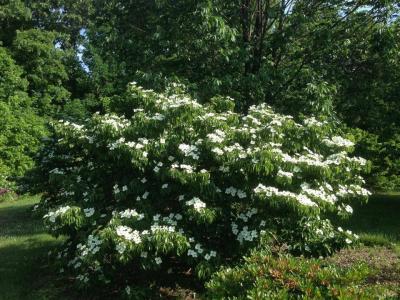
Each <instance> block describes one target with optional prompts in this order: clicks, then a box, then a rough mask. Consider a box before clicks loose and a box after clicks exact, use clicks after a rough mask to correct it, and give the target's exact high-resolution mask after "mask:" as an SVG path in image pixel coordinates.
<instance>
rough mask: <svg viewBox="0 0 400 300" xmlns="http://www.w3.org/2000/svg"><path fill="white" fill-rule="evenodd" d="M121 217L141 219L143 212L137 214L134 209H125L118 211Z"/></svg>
mask: <svg viewBox="0 0 400 300" xmlns="http://www.w3.org/2000/svg"><path fill="white" fill-rule="evenodd" d="M119 216H120V217H121V218H127V219H129V218H136V219H137V220H142V219H143V218H144V214H139V213H138V212H137V211H136V210H135V209H129V208H128V209H126V210H124V211H121V212H120V213H119Z"/></svg>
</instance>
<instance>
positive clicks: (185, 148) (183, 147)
mask: <svg viewBox="0 0 400 300" xmlns="http://www.w3.org/2000/svg"><path fill="white" fill-rule="evenodd" d="M178 149H179V150H180V151H181V152H183V154H185V156H190V157H192V158H193V159H196V160H197V159H199V152H198V151H199V149H198V148H197V146H196V145H187V144H180V145H179V146H178Z"/></svg>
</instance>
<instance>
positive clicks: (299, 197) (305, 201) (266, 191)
mask: <svg viewBox="0 0 400 300" xmlns="http://www.w3.org/2000/svg"><path fill="white" fill-rule="evenodd" d="M254 192H255V193H256V194H262V195H265V196H266V197H279V198H282V199H293V200H296V201H298V202H299V203H300V204H301V205H304V206H318V205H317V204H316V203H315V202H313V201H312V200H311V199H310V198H308V197H307V196H306V195H304V194H295V193H292V192H288V191H280V190H278V189H277V188H275V187H272V186H269V187H266V186H264V185H262V184H261V183H260V184H259V185H258V186H257V187H256V188H255V189H254Z"/></svg>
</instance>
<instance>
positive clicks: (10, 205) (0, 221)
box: [0, 196, 63, 300]
mask: <svg viewBox="0 0 400 300" xmlns="http://www.w3.org/2000/svg"><path fill="white" fill-rule="evenodd" d="M38 201H39V198H38V197H29V196H24V197H20V198H18V199H13V200H10V199H7V200H6V201H3V202H0V299H1V300H5V299H12V300H14V299H29V300H30V299H32V300H35V299H60V297H59V296H58V295H59V294H60V292H61V291H62V290H63V286H62V283H61V282H60V281H59V280H58V279H57V276H56V274H55V273H54V272H55V271H54V270H53V268H51V267H50V262H49V261H48V259H47V258H48V255H47V253H48V251H49V250H50V249H52V248H54V246H56V245H57V244H59V243H60V242H61V241H60V240H56V239H55V238H53V237H51V236H50V235H49V234H47V233H46V232H45V228H44V227H43V225H42V221H41V220H40V218H33V217H32V213H31V210H32V207H33V205H34V204H35V203H37V202H38Z"/></svg>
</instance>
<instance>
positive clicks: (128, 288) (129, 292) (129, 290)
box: [125, 286, 131, 295]
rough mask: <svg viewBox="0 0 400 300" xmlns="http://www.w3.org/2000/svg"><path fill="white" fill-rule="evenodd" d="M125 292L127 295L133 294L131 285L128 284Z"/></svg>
mask: <svg viewBox="0 0 400 300" xmlns="http://www.w3.org/2000/svg"><path fill="white" fill-rule="evenodd" d="M125 293H126V294H127V295H130V294H131V288H130V287H129V286H127V287H126V288H125Z"/></svg>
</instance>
